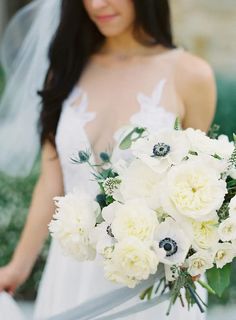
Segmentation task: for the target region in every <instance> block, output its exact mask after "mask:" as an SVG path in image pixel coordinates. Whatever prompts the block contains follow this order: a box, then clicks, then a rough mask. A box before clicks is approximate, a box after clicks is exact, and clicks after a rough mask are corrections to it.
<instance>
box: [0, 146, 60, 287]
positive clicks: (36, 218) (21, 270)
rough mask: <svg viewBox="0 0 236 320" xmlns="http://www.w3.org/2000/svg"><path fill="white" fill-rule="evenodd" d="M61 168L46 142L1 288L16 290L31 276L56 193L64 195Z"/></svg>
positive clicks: (1, 274) (0, 280) (1, 277)
mask: <svg viewBox="0 0 236 320" xmlns="http://www.w3.org/2000/svg"><path fill="white" fill-rule="evenodd" d="M63 193H64V191H63V180H62V172H61V167H60V163H59V159H58V157H57V153H56V150H55V148H54V147H53V146H52V145H51V144H50V143H49V142H47V143H45V145H44V147H43V150H42V166H41V174H40V177H39V179H38V182H37V184H36V186H35V189H34V192H33V197H32V202H31V206H30V209H29V214H28V218H27V221H26V224H25V227H24V230H23V232H22V235H21V238H20V241H19V243H18V245H17V248H16V250H15V252H14V255H13V257H12V260H11V262H10V263H9V265H7V266H6V267H4V268H1V269H0V291H1V290H7V291H9V292H13V291H14V290H15V289H16V287H18V285H20V284H21V283H23V282H24V281H25V280H26V278H27V277H28V276H29V274H30V272H31V269H32V267H33V265H34V263H35V261H36V259H37V256H38V254H39V252H40V250H41V248H42V245H43V242H44V241H45V239H46V237H47V235H48V223H49V222H50V220H51V219H52V215H53V213H54V211H55V207H54V202H53V197H55V196H57V195H63Z"/></svg>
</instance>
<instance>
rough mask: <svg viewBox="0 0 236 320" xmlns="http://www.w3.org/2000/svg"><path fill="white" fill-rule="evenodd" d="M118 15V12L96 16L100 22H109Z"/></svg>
mask: <svg viewBox="0 0 236 320" xmlns="http://www.w3.org/2000/svg"><path fill="white" fill-rule="evenodd" d="M115 17H117V14H110V15H103V16H96V19H97V20H98V21H99V22H109V21H111V20H113V19H114V18H115Z"/></svg>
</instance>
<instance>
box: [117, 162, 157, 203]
mask: <svg viewBox="0 0 236 320" xmlns="http://www.w3.org/2000/svg"><path fill="white" fill-rule="evenodd" d="M119 179H120V180H121V183H120V184H119V186H118V190H117V192H116V193H114V195H113V196H114V198H115V199H116V200H119V201H121V202H126V201H128V200H131V199H134V198H142V199H145V200H146V201H147V203H148V205H149V206H150V208H152V209H156V208H158V207H159V206H160V196H159V194H160V189H159V188H160V182H161V176H160V175H158V174H157V173H156V172H154V171H153V170H152V169H151V168H150V167H148V166H147V165H146V164H145V163H143V162H142V161H140V160H137V159H136V160H134V161H133V162H132V163H131V164H130V166H129V167H128V168H127V169H126V170H125V171H124V174H123V175H120V176H119Z"/></svg>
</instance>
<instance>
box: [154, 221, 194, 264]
mask: <svg viewBox="0 0 236 320" xmlns="http://www.w3.org/2000/svg"><path fill="white" fill-rule="evenodd" d="M182 227H183V225H182ZM182 227H181V226H180V225H179V224H178V223H177V222H175V221H174V220H173V219H172V218H167V219H166V220H165V222H162V223H160V224H159V227H158V228H157V229H156V233H155V242H154V245H153V247H154V249H155V250H157V251H156V252H157V253H158V252H159V250H160V249H163V250H164V252H165V255H164V256H163V258H161V259H160V261H161V262H163V263H164V264H168V265H181V264H183V263H184V261H185V258H186V255H187V253H188V251H189V249H190V246H191V242H192V238H191V235H190V232H186V230H185V229H183V228H182Z"/></svg>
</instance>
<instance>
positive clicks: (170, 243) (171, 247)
mask: <svg viewBox="0 0 236 320" xmlns="http://www.w3.org/2000/svg"><path fill="white" fill-rule="evenodd" d="M159 248H163V249H164V250H165V251H166V256H167V257H170V256H173V255H174V254H175V253H176V252H177V251H178V246H177V243H176V241H175V240H173V239H171V238H165V239H163V240H161V241H160V242H159Z"/></svg>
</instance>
